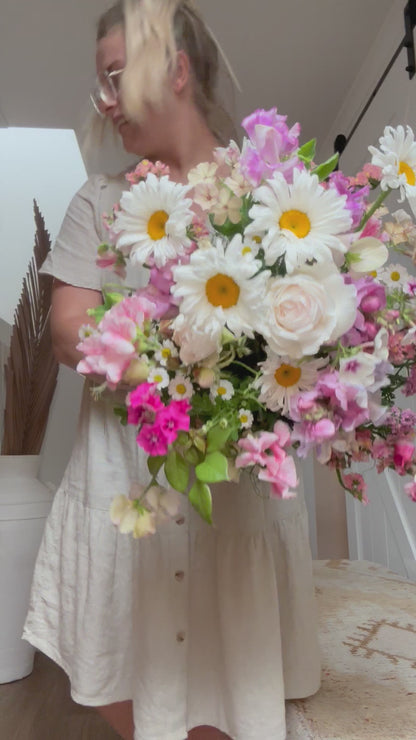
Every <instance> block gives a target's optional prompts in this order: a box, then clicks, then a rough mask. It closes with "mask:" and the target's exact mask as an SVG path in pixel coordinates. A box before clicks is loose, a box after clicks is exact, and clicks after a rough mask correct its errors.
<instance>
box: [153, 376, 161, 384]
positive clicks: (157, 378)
mask: <svg viewBox="0 0 416 740" xmlns="http://www.w3.org/2000/svg"><path fill="white" fill-rule="evenodd" d="M162 380H163V376H162V375H154V376H153V382H154V383H161V382H162Z"/></svg>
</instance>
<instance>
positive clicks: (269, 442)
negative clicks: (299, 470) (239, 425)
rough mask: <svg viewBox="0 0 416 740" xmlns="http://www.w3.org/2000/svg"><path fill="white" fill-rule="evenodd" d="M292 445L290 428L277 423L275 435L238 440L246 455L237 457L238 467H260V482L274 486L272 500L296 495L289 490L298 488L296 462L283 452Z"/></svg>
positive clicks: (263, 434) (274, 430) (268, 433)
mask: <svg viewBox="0 0 416 740" xmlns="http://www.w3.org/2000/svg"><path fill="white" fill-rule="evenodd" d="M290 442H291V434H290V429H289V427H288V425H287V424H285V423H284V422H283V421H278V422H276V424H275V425H274V427H273V432H260V433H259V434H257V435H256V436H253V435H251V434H249V435H247V437H243V438H242V439H239V440H238V446H239V447H241V448H242V449H243V450H245V452H243V453H242V454H241V455H238V457H237V458H236V460H235V466H236V467H237V468H246V467H249V466H251V465H258V466H259V467H260V470H259V473H258V476H259V479H260V480H264V481H267V482H268V483H270V484H271V486H270V488H271V494H272V496H276V497H278V498H292V497H293V496H294V495H295V494H294V493H293V492H292V491H291V490H290V489H291V488H295V487H296V486H297V483H298V480H297V476H296V467H295V463H294V461H293V458H292V457H291V456H290V455H288V454H287V453H286V452H285V450H284V447H287V446H288V445H289V444H290Z"/></svg>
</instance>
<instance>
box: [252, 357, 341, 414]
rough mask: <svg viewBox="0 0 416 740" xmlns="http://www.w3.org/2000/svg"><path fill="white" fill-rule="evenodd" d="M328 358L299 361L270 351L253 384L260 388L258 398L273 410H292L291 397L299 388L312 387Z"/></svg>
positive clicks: (305, 389)
mask: <svg viewBox="0 0 416 740" xmlns="http://www.w3.org/2000/svg"><path fill="white" fill-rule="evenodd" d="M326 364H327V361H326V360H325V359H322V358H321V359H319V360H310V361H309V362H296V360H293V359H291V358H289V357H280V356H279V355H277V354H276V353H275V352H272V351H271V350H268V352H267V359H266V360H265V361H264V362H262V363H260V366H261V368H262V373H261V375H260V377H259V378H257V379H256V380H255V381H254V383H253V387H254V388H256V389H257V390H258V389H260V395H259V401H261V403H264V404H265V405H266V406H267V408H268V409H270V410H271V411H282V412H283V414H287V413H289V409H290V399H291V397H292V396H294V395H295V393H298V392H299V391H307V390H310V389H311V388H313V386H314V385H315V383H316V380H317V378H318V375H319V370H321V369H322V368H323V367H325V365H326Z"/></svg>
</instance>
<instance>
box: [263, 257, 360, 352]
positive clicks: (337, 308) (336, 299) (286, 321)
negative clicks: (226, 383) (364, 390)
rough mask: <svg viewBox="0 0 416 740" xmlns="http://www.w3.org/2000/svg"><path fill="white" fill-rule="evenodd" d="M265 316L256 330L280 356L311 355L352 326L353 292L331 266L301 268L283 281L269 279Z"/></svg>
mask: <svg viewBox="0 0 416 740" xmlns="http://www.w3.org/2000/svg"><path fill="white" fill-rule="evenodd" d="M266 305H267V308H266V314H265V317H264V318H263V321H262V323H261V325H259V328H258V330H259V331H260V332H261V333H262V334H263V336H264V337H265V339H266V340H267V342H268V344H269V345H270V347H271V349H272V350H273V351H274V352H276V353H277V354H279V355H288V356H289V357H293V358H294V359H299V358H301V357H304V356H305V355H313V354H315V352H317V351H318V350H319V348H320V347H321V345H322V344H324V343H326V342H332V341H335V340H336V339H338V338H339V337H340V336H341V335H342V334H344V333H345V332H346V331H348V329H350V328H351V326H352V325H353V323H354V320H355V316H356V313H357V300H356V290H355V287H354V286H353V285H346V284H345V283H344V280H343V277H342V275H341V274H340V273H339V272H338V271H337V269H336V267H335V265H333V264H331V263H329V262H328V263H320V264H319V265H317V264H316V265H313V266H307V265H305V266H304V267H302V269H301V270H298V271H297V272H296V273H294V274H292V275H290V276H287V277H284V278H271V279H270V281H269V288H268V293H267V299H266Z"/></svg>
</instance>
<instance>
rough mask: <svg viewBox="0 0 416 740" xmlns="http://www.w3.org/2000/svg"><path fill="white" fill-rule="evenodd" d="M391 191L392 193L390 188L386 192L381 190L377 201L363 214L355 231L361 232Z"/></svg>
mask: <svg viewBox="0 0 416 740" xmlns="http://www.w3.org/2000/svg"><path fill="white" fill-rule="evenodd" d="M391 191H392V188H388V189H387V190H382V192H381V193H380V195H379V196H378V198H377V200H375V201H374V203H373V205H372V206H371V208H370V210H369V211H367V213H365V214H364V216H363V217H362V219H361V222H360V225H359V227H358V229H357V231H362V229H363V228H364V226H365V225H366V223H367V222H368V221H369V220H370V218H371V216H373V214H374V213H375V212H376V211H377V210H378V209H379V208H380V206H381V205H382V203H384V201H385V200H386V198H387V196H388V195H390V193H391Z"/></svg>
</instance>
